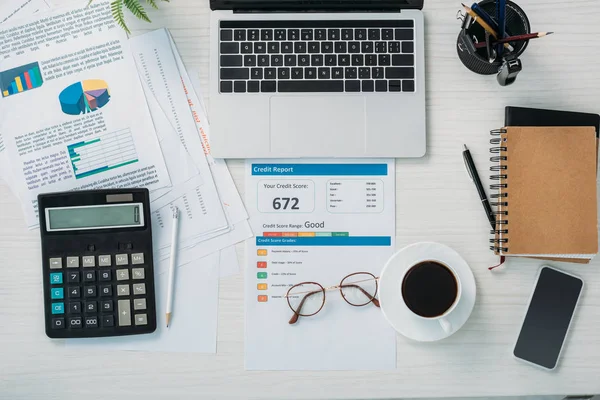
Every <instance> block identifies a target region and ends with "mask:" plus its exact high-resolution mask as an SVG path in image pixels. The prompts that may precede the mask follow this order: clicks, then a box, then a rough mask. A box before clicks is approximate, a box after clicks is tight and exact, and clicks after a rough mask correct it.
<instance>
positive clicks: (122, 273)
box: [117, 269, 129, 281]
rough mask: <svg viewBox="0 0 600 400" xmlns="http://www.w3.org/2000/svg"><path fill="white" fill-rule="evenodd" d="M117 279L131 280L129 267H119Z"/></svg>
mask: <svg viewBox="0 0 600 400" xmlns="http://www.w3.org/2000/svg"><path fill="white" fill-rule="evenodd" d="M117 280H118V281H126V280H129V270H128V269H118V270H117Z"/></svg>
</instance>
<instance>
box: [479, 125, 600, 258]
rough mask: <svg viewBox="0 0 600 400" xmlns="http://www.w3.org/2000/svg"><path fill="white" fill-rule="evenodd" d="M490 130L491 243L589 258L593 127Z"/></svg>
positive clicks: (594, 241) (522, 253)
mask: <svg viewBox="0 0 600 400" xmlns="http://www.w3.org/2000/svg"><path fill="white" fill-rule="evenodd" d="M492 135H493V136H494V137H493V139H492V140H491V143H492V144H493V145H494V147H492V149H491V152H492V153H493V157H492V158H491V161H492V162H493V164H494V165H493V166H492V167H491V170H492V171H493V174H494V175H492V179H493V180H495V181H496V182H497V183H494V184H493V185H492V186H491V188H492V190H493V191H495V193H493V194H492V196H491V197H492V198H493V199H494V200H493V205H495V206H496V207H497V217H496V218H497V221H496V230H495V231H494V232H493V233H494V238H493V239H492V242H493V243H494V246H493V247H492V249H493V250H494V251H495V252H496V254H498V255H503V256H507V257H534V258H542V259H551V260H559V261H570V262H579V263H587V262H589V261H590V260H591V259H592V258H593V257H594V256H595V255H596V253H597V252H598V206H597V197H596V159H597V156H596V129H595V128H593V127H508V128H505V129H501V130H496V131H492Z"/></svg>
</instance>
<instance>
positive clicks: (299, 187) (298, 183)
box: [245, 160, 396, 370]
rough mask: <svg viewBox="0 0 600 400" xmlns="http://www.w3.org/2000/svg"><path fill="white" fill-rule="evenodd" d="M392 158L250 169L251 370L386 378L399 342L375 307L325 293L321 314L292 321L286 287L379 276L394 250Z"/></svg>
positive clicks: (258, 164) (250, 165)
mask: <svg viewBox="0 0 600 400" xmlns="http://www.w3.org/2000/svg"><path fill="white" fill-rule="evenodd" d="M394 185H395V166H394V161H393V160H377V161H373V160H371V161H369V160H359V161H346V160H344V161H340V160H335V161H325V160H320V161H313V162H311V161H308V160H265V161H248V162H247V164H246V207H247V209H248V213H249V214H250V224H251V226H252V229H253V231H254V234H255V236H256V237H255V238H253V239H249V240H248V241H246V259H247V265H246V271H245V274H246V275H245V285H246V290H245V296H246V342H245V353H246V369H250V370H381V369H393V368H395V366H396V334H395V333H394V331H393V329H392V328H391V327H390V326H389V325H388V324H387V322H386V321H385V319H384V317H383V314H382V313H381V311H380V309H379V308H377V307H376V306H374V305H373V304H368V305H366V306H364V307H353V306H350V305H349V304H347V303H346V302H345V301H344V300H343V298H342V297H341V295H340V292H339V290H336V291H330V292H327V294H326V296H325V298H326V302H325V306H324V307H323V309H322V310H321V311H320V312H319V313H318V314H316V315H314V316H311V317H300V318H299V320H298V322H296V323H295V324H293V325H290V324H289V323H288V321H289V320H290V318H291V317H292V315H293V311H292V310H291V309H290V308H289V306H288V303H287V299H286V298H285V297H284V296H285V294H286V293H287V291H288V289H289V288H290V287H292V286H293V285H295V284H298V283H301V282H307V281H309V282H318V283H320V284H321V285H322V286H323V287H330V286H335V285H338V284H339V283H340V281H341V280H342V278H344V277H345V276H346V275H349V274H351V273H354V272H371V273H373V274H374V275H375V276H379V274H380V272H381V270H382V268H383V266H384V264H385V262H386V261H387V260H388V259H389V257H390V256H391V255H392V254H393V252H394V243H395V240H394V239H395V221H396V218H395V204H396V203H395V187H394Z"/></svg>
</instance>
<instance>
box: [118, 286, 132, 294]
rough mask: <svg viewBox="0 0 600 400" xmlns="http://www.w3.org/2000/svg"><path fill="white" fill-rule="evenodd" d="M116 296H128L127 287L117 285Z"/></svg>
mask: <svg viewBox="0 0 600 400" xmlns="http://www.w3.org/2000/svg"><path fill="white" fill-rule="evenodd" d="M117 296H129V285H117Z"/></svg>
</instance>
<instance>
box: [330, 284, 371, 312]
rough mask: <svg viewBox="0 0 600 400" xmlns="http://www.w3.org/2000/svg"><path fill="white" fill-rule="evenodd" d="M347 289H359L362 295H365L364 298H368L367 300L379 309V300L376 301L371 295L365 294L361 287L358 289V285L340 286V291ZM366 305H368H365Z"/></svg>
mask: <svg viewBox="0 0 600 400" xmlns="http://www.w3.org/2000/svg"><path fill="white" fill-rule="evenodd" d="M347 287H353V288H357V289H359V290H360V291H361V292H363V293H364V295H365V296H367V298H368V299H369V300H371V301H372V302H373V304H374V305H375V306H376V307H379V300H377V299H376V298H375V297H373V296H371V293H369V292H367V291H366V290H365V289H363V288H361V287H360V286H358V285H352V284H350V285H342V286H340V289H342V288H347ZM367 304H369V303H367Z"/></svg>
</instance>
